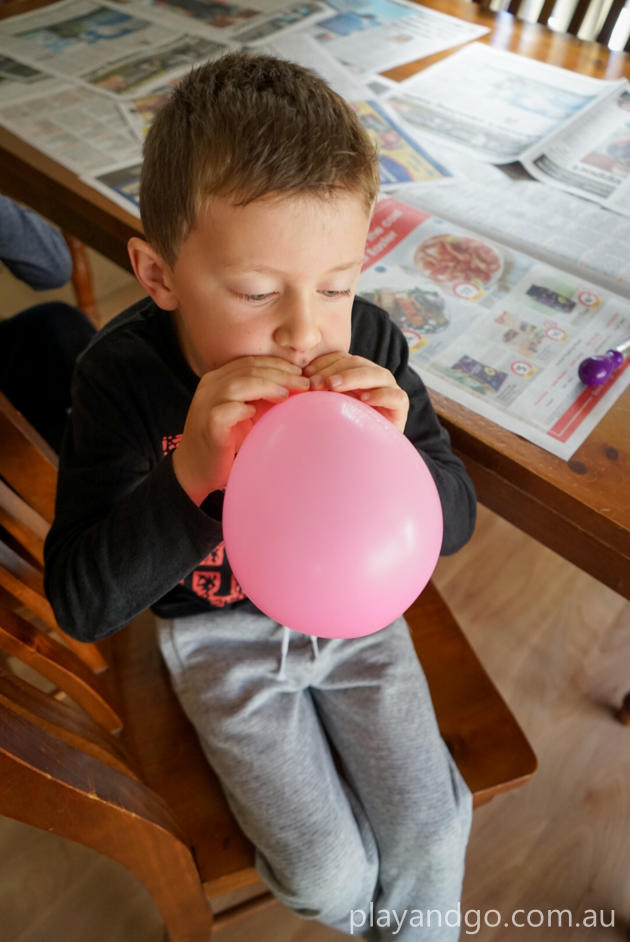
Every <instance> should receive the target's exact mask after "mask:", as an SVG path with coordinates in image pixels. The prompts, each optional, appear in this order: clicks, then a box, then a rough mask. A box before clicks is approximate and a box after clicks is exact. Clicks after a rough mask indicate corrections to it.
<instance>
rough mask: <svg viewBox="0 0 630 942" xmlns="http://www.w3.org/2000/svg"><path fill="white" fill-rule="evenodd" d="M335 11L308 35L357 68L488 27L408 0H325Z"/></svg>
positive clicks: (381, 65)
mask: <svg viewBox="0 0 630 942" xmlns="http://www.w3.org/2000/svg"><path fill="white" fill-rule="evenodd" d="M328 5H329V6H330V7H332V9H333V10H334V11H335V13H334V15H333V16H329V17H328V18H327V19H323V20H321V21H320V22H319V23H318V24H317V26H315V27H313V35H314V36H315V38H316V39H317V41H318V42H319V43H321V44H322V46H324V47H325V48H326V49H327V50H328V52H330V53H331V54H332V55H333V56H334V57H335V58H336V59H339V60H340V61H341V62H344V63H345V64H347V65H350V66H352V67H353V68H354V69H356V70H357V71H358V72H384V71H386V70H387V69H393V68H395V66H397V65H402V64H403V63H405V62H412V61H413V60H414V59H420V58H422V57H423V56H430V55H433V53H436V52H441V51H442V50H443V49H449V48H450V47H451V46H458V45H460V44H461V43H466V42H469V41H470V40H471V39H478V38H479V37H480V36H483V35H484V34H485V33H487V32H489V30H488V29H487V28H486V27H485V26H478V25H477V24H475V23H468V22H467V21H466V20H460V19H457V18H456V17H454V16H449V15H447V14H446V13H438V12H437V11H436V10H429V9H427V8H423V7H421V6H418V4H415V3H410V2H407V0H328Z"/></svg>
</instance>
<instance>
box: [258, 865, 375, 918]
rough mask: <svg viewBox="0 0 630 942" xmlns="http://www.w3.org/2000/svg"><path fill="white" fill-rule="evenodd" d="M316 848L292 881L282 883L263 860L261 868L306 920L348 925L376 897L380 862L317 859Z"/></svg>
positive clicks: (293, 873) (283, 899)
mask: <svg viewBox="0 0 630 942" xmlns="http://www.w3.org/2000/svg"><path fill="white" fill-rule="evenodd" d="M316 855H317V851H316V850H315V849H313V851H312V853H311V855H309V861H308V862H307V865H306V866H304V867H302V866H299V867H296V868H294V870H293V871H292V873H291V874H290V877H289V878H288V880H287V881H286V882H285V881H278V880H277V879H274V878H273V876H272V875H271V874H270V872H269V868H268V867H267V865H266V862H265V861H261V860H260V859H259V861H258V863H257V869H258V870H259V872H260V873H261V876H263V879H265V881H266V882H267V883H268V884H269V885H270V886H271V888H272V890H273V892H274V893H275V895H276V896H278V897H279V899H280V900H281V901H282V902H283V903H284V904H285V905H286V906H288V907H289V908H290V909H292V910H293V911H294V912H296V913H297V914H298V915H300V916H302V917H303V918H304V919H316V920H318V921H319V922H324V923H329V924H332V923H337V922H344V921H345V920H346V919H348V918H349V913H350V911H351V910H352V909H356V908H357V907H364V906H366V905H367V902H368V901H369V900H370V899H371V898H372V896H373V894H374V887H375V885H376V881H377V877H378V861H377V860H376V859H374V860H370V859H368V857H367V856H366V855H365V854H362V855H361V856H360V857H359V856H358V855H356V854H355V855H347V856H345V857H341V856H340V855H335V856H332V857H330V858H326V857H325V855H324V856H320V857H318V856H316Z"/></svg>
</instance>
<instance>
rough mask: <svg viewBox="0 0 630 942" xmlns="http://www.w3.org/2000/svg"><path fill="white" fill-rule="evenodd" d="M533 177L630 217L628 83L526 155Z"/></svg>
mask: <svg viewBox="0 0 630 942" xmlns="http://www.w3.org/2000/svg"><path fill="white" fill-rule="evenodd" d="M522 162H523V166H524V167H526V168H527V170H528V171H529V172H530V173H531V175H532V176H533V177H536V178H537V179H538V180H542V182H543V183H550V184H551V185H552V186H556V187H561V188H562V189H563V190H567V191H568V192H569V193H575V194H577V195H578V196H583V197H585V198H586V199H590V200H594V201H595V202H597V203H600V204H601V205H602V206H606V207H608V208H609V209H612V210H614V211H615V212H618V213H623V214H624V215H625V216H630V84H628V83H627V82H625V83H624V84H623V86H621V87H619V88H615V89H613V91H612V92H611V93H610V94H609V95H608V97H607V98H606V99H605V100H604V101H601V102H598V103H597V106H596V107H595V108H590V109H588V110H587V111H586V112H585V113H584V114H580V115H578V116H577V117H576V118H575V119H574V120H573V121H571V122H570V124H568V125H566V126H565V127H563V128H561V129H560V130H559V131H558V133H557V134H555V135H554V136H553V137H552V138H550V139H548V140H547V141H546V142H545V144H544V147H541V146H538V147H534V148H532V149H530V151H529V152H528V153H526V154H524V155H523V157H522Z"/></svg>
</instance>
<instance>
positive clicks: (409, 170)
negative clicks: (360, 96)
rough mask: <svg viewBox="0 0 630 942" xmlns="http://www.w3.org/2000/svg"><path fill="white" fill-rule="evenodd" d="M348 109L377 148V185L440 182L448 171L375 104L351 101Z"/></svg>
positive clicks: (384, 107) (387, 112) (384, 109)
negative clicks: (378, 183)
mask: <svg viewBox="0 0 630 942" xmlns="http://www.w3.org/2000/svg"><path fill="white" fill-rule="evenodd" d="M351 104H352V107H353V108H354V110H355V111H356V113H357V115H358V117H359V120H360V121H361V124H362V125H363V126H364V128H365V129H366V130H367V132H368V134H369V135H370V137H371V138H372V140H373V141H374V143H375V144H376V146H377V149H378V160H379V167H380V185H381V187H382V188H383V189H387V188H389V187H392V186H394V187H397V186H399V185H400V184H401V183H420V182H422V183H427V182H433V181H435V180H443V179H445V178H446V177H449V176H450V173H449V171H448V170H447V169H446V167H444V166H443V165H442V164H440V163H439V162H438V161H437V160H435V159H434V158H433V157H431V155H430V154H429V153H428V152H427V151H426V150H424V148H422V147H420V145H419V144H417V143H416V142H415V141H414V139H413V138H412V137H410V136H409V135H408V134H407V133H406V132H405V131H404V130H403V129H402V127H401V126H400V123H399V122H397V121H396V119H395V117H394V116H393V115H392V114H391V112H390V111H389V110H388V109H387V107H386V106H383V105H381V104H379V103H378V102H377V101H355V102H352V103H351Z"/></svg>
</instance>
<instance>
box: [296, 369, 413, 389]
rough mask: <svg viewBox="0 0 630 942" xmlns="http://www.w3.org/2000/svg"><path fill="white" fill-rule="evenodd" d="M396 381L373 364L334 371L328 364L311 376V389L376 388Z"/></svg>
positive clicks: (391, 384)
mask: <svg viewBox="0 0 630 942" xmlns="http://www.w3.org/2000/svg"><path fill="white" fill-rule="evenodd" d="M395 385H396V381H395V379H394V377H393V376H392V374H391V373H390V372H389V371H388V370H383V369H381V367H378V366H374V365H373V364H370V365H367V366H359V367H354V368H353V369H349V370H348V369H346V370H340V371H336V368H335V367H334V366H330V367H329V368H328V369H327V370H325V371H324V372H322V373H317V375H316V376H312V377H311V388H312V389H318V388H319V389H334V390H336V391H337V392H347V391H348V390H350V389H376V388H380V387H381V386H392V387H393V386H395Z"/></svg>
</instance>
